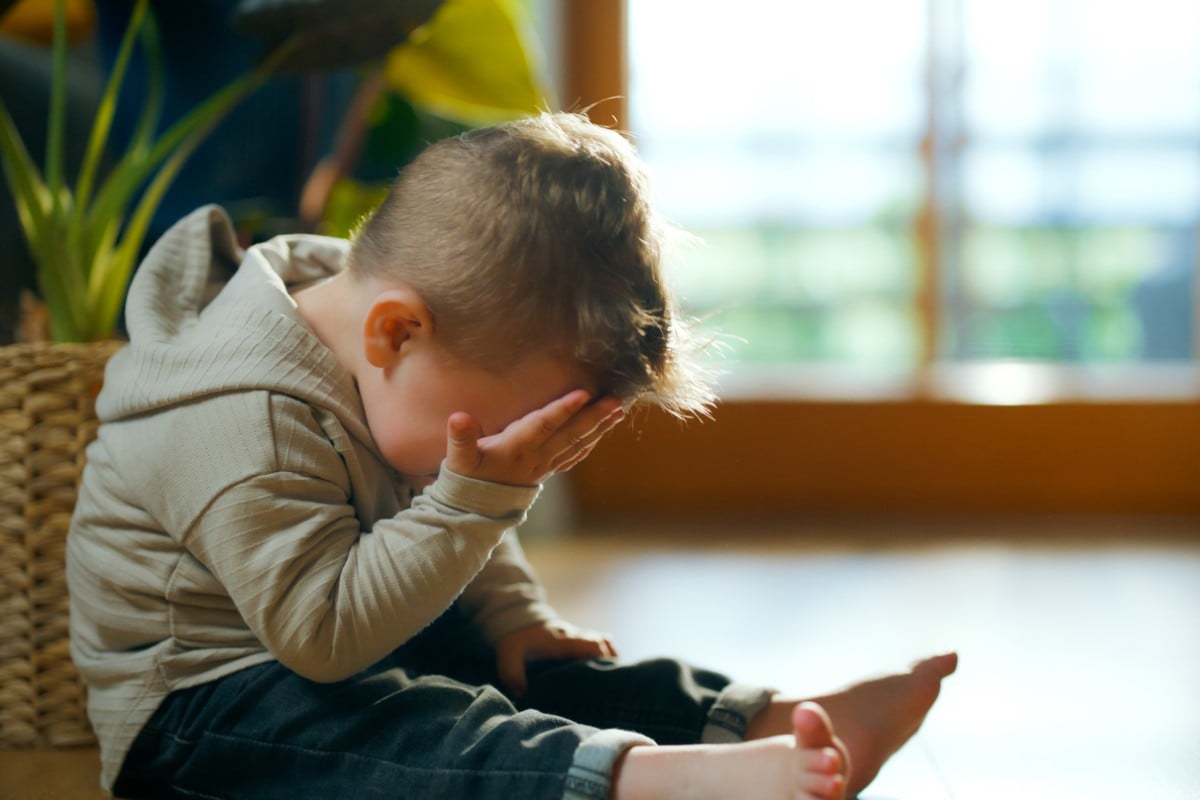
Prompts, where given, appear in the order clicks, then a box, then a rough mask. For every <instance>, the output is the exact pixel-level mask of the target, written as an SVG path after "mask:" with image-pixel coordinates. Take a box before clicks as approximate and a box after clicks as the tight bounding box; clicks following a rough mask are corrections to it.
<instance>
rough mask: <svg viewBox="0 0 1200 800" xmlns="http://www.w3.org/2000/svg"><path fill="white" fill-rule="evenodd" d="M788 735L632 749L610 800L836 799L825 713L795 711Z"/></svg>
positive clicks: (838, 765) (837, 783)
mask: <svg viewBox="0 0 1200 800" xmlns="http://www.w3.org/2000/svg"><path fill="white" fill-rule="evenodd" d="M791 716H792V723H791V727H792V730H791V733H790V734H789V735H783V736H773V737H770V738H767V739H759V740H757V741H753V742H744V743H741V744H720V745H677V746H664V747H633V748H631V749H629V750H628V751H627V752H626V754H625V756H624V758H623V759H622V761H621V763H620V764H619V767H618V770H617V773H616V776H615V779H614V785H613V794H612V798H613V800H665V799H666V798H674V797H681V798H683V797H686V798H689V800H708V799H709V798H711V799H712V800H719V799H720V798H728V797H737V798H739V799H740V800H781V799H782V798H788V800H793V799H797V800H798V799H803V800H842V798H844V797H845V790H846V776H845V766H844V763H843V761H842V756H841V753H839V752H838V751H837V750H836V749H835V748H834V747H833V744H834V739H833V731H832V729H831V727H830V723H829V719H828V717H827V716H826V715H825V713H824V711H822V710H821V708H820V707H819V706H817V705H816V704H814V703H803V704H801V705H798V706H795V707H794V708H793V709H792V712H791Z"/></svg>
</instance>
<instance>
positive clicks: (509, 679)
mask: <svg viewBox="0 0 1200 800" xmlns="http://www.w3.org/2000/svg"><path fill="white" fill-rule="evenodd" d="M496 674H497V675H498V676H499V678H500V684H501V685H502V686H504V688H505V689H508V691H509V693H511V694H512V695H514V696H519V695H522V694H524V693H525V688H526V682H525V651H524V650H522V649H521V648H516V647H510V648H505V649H503V650H500V651H498V652H497V654H496Z"/></svg>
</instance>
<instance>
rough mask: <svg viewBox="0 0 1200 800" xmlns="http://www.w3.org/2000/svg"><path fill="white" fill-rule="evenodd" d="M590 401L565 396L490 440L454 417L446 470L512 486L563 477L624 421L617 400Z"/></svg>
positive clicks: (473, 424) (465, 417)
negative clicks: (447, 468)
mask: <svg viewBox="0 0 1200 800" xmlns="http://www.w3.org/2000/svg"><path fill="white" fill-rule="evenodd" d="M588 400H589V397H588V393H587V392H585V391H583V390H582V389H577V390H575V391H573V392H568V393H567V394H565V395H563V396H562V397H560V398H558V399H557V400H555V401H554V402H552V403H550V404H549V405H547V406H545V407H543V408H539V409H538V410H537V411H533V412H530V413H529V414H526V415H525V416H524V417H521V418H520V419H519V420H517V421H516V422H514V423H512V424H511V425H509V426H508V427H507V428H505V429H504V430H503V431H501V432H500V433H498V434H495V435H494V436H484V435H483V430H482V428H481V427H480V425H479V423H478V422H477V421H476V420H475V418H474V417H472V416H471V415H470V414H468V413H466V412H465V411H458V412H455V413H454V414H451V415H450V418H449V419H448V420H447V421H446V438H447V448H446V466H448V467H449V468H450V469H451V470H453V471H454V472H457V473H458V474H459V475H465V476H467V477H468V478H478V479H479V480H485V481H494V482H496V483H507V484H511V485H514V486H533V485H536V484H539V483H541V482H542V481H544V480H545V479H546V478H549V477H550V476H551V475H553V474H554V473H556V472H565V471H567V470H569V469H570V468H571V467H573V466H575V465H576V464H578V463H579V462H580V461H582V460H583V459H585V458H586V457H587V455H588V453H590V452H592V448H593V447H595V446H596V443H597V442H599V441H600V439H601V437H603V436H604V434H606V433H608V432H609V431H610V430H611V429H612V428H613V426H615V425H616V424H617V423H618V422H620V421H621V420H622V419H624V417H625V412H624V410H623V409H622V408H621V402H620V401H619V400H617V398H615V397H602V398H601V399H599V400H597V401H596V402H594V403H590V404H589V403H588Z"/></svg>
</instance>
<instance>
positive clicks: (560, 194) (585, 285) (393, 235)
mask: <svg viewBox="0 0 1200 800" xmlns="http://www.w3.org/2000/svg"><path fill="white" fill-rule="evenodd" d="M668 232H669V228H668V227H667V226H666V225H664V224H663V223H662V222H661V221H660V220H659V219H658V217H657V215H656V214H655V212H654V209H653V208H652V206H651V203H650V199H649V189H648V185H647V176H646V173H645V169H644V167H643V165H642V163H641V161H640V159H639V158H638V156H637V154H636V153H635V151H634V148H633V147H632V145H630V143H629V142H628V141H626V140H625V139H624V138H623V137H622V136H621V135H620V134H618V133H616V132H614V131H612V130H609V129H607V128H603V127H600V126H598V125H595V124H593V123H591V122H589V121H588V120H587V119H586V118H585V117H583V116H580V115H576V114H542V115H540V116H537V117H532V118H529V119H523V120H518V121H515V122H509V123H504V124H501V125H496V126H493V127H490V128H484V129H480V130H474V131H469V132H467V133H464V134H462V135H461V136H458V137H455V138H452V139H447V140H443V141H441V142H438V143H436V144H433V145H431V146H430V147H428V148H427V149H426V150H424V151H423V152H422V153H421V155H419V156H418V157H417V158H416V159H415V160H414V161H413V163H411V164H410V165H409V166H408V167H406V168H405V169H404V170H403V171H402V172H401V174H400V176H399V177H398V178H397V179H396V181H395V183H394V184H393V185H392V187H391V191H390V192H389V194H388V196H387V198H386V199H385V200H384V202H383V204H382V205H381V206H380V207H379V209H378V210H377V211H376V212H375V214H374V215H373V216H372V217H371V218H370V219H368V220H367V221H366V222H365V223H364V224H363V225H362V227H361V228H360V229H359V230H358V231H357V233H356V234H355V236H354V241H353V244H352V247H351V252H350V258H349V269H350V270H351V272H352V274H357V275H365V276H372V277H376V278H384V279H397V280H400V281H403V282H404V283H406V284H407V285H409V286H411V287H412V288H414V289H415V290H416V291H418V292H419V293H420V294H421V297H422V299H423V300H424V302H425V303H426V305H427V306H428V308H429V311H430V313H431V315H432V317H433V324H434V328H435V330H436V331H437V332H438V334H439V338H441V339H442V341H443V342H444V346H445V347H447V348H448V350H449V352H450V354H451V355H452V356H454V357H456V358H459V359H462V360H464V361H466V362H468V363H471V364H476V365H481V366H485V367H487V368H489V369H495V370H503V369H505V368H506V367H509V366H512V365H513V364H514V363H516V362H517V361H518V360H520V358H522V357H523V356H524V355H526V354H528V353H529V352H531V351H533V350H536V349H538V348H542V349H543V350H544V351H548V352H550V353H551V354H553V355H555V356H559V357H564V358H567V359H571V360H573V361H574V362H575V363H578V364H579V365H581V366H582V367H583V368H584V369H586V370H588V371H589V373H590V374H592V375H593V376H595V377H596V378H597V379H598V382H599V385H600V390H601V392H604V393H611V394H614V395H616V396H617V397H620V398H621V399H622V400H623V401H625V402H626V403H633V402H638V401H647V402H650V403H652V404H654V405H658V406H660V407H662V408H664V409H665V410H667V411H669V412H671V413H673V414H675V415H678V416H686V415H690V414H697V413H701V414H702V413H704V412H705V410H706V409H707V408H708V407H709V406H710V405H711V403H712V400H713V394H712V388H711V377H710V376H709V375H708V374H707V373H706V372H705V370H704V369H703V368H702V367H701V365H700V359H699V358H698V356H699V353H698V352H697V351H698V350H700V349H701V347H699V346H698V344H697V342H696V339H695V338H694V336H693V334H692V333H691V330H690V328H689V326H688V325H687V322H686V321H685V320H684V319H682V318H681V317H680V315H679V313H678V311H677V310H676V308H675V304H674V301H673V298H672V296H671V294H670V292H669V290H668V288H667V285H666V282H665V280H664V275H663V268H662V263H661V262H662V257H663V248H664V246H665V244H666V237H667V235H668Z"/></svg>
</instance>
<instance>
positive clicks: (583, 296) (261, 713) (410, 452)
mask: <svg viewBox="0 0 1200 800" xmlns="http://www.w3.org/2000/svg"><path fill="white" fill-rule="evenodd" d="M662 237H663V226H662V225H661V224H660V223H659V222H658V221H657V220H656V218H655V216H654V213H653V209H652V208H651V205H650V203H649V201H648V194H647V187H646V178H645V176H644V173H643V170H642V168H641V167H640V165H639V162H638V160H637V158H636V155H635V154H634V152H633V149H632V148H631V146H630V145H629V144H628V143H627V142H626V141H625V140H624V139H623V138H622V137H621V136H619V135H618V134H616V133H614V132H612V131H609V130H606V129H603V128H600V127H597V126H595V125H592V124H591V123H589V122H587V121H586V120H585V119H584V118H582V117H579V116H575V115H566V114H545V115H542V116H540V117H537V118H532V119H527V120H522V121H518V122H513V123H509V124H504V125H499V126H496V127H493V128H488V129H484V130H479V131H473V132H469V133H466V134H464V135H462V136H459V137H457V138H455V139H451V140H447V141H444V142H440V143H437V144H434V145H432V146H430V147H429V148H428V149H427V150H426V151H425V152H424V153H422V155H420V156H419V157H418V158H417V159H416V161H414V163H412V164H411V165H410V166H409V167H407V168H406V169H405V170H404V171H403V172H402V174H401V175H400V176H399V178H398V179H397V181H396V182H395V184H394V186H393V187H392V190H391V192H390V193H389V196H388V198H387V199H386V200H385V202H384V203H383V205H382V206H381V207H380V208H379V209H378V211H377V212H376V213H375V214H374V215H373V216H372V217H371V218H370V219H369V220H368V221H367V222H366V223H365V224H364V225H363V226H362V227H361V229H360V231H359V232H357V234H356V235H355V237H354V239H353V241H352V242H346V241H343V240H338V239H331V238H326V237H319V236H309V235H293V236H284V237H279V238H276V239H272V240H271V241H268V242H266V243H264V244H261V245H257V246H255V247H252V248H250V250H249V251H242V250H241V249H239V247H238V246H237V244H236V242H235V238H234V234H233V231H232V228H231V226H230V222H229V219H228V218H227V216H226V215H225V213H224V212H223V211H222V210H221V209H219V208H217V207H207V208H202V209H200V210H198V211H196V212H194V213H193V214H191V215H190V216H188V217H186V218H185V219H183V220H182V221H180V222H179V223H178V224H176V225H175V226H174V227H173V228H172V229H171V230H170V231H169V232H168V233H167V234H165V235H164V236H163V237H162V238H161V239H160V240H159V241H158V242H157V243H156V244H155V246H154V248H153V250H152V251H151V252H150V254H149V255H148V256H147V258H146V260H145V262H144V263H143V264H142V265H141V267H140V269H139V270H138V273H137V276H136V278H135V280H134V282H133V285H132V287H131V289H130V294H129V299H128V304H127V312H126V319H127V326H128V330H129V338H130V342H129V345H128V346H127V347H126V348H124V349H123V350H122V351H121V352H119V353H118V354H117V355H116V356H114V357H113V359H112V361H111V362H110V364H109V367H108V370H107V373H106V377H105V384H104V389H103V391H102V393H101V395H100V397H99V399H98V401H97V413H98V415H99V416H100V419H101V422H102V425H101V428H100V431H99V434H98V437H97V439H96V441H95V442H94V443H93V444H92V445H91V447H90V448H89V450H88V463H87V468H86V470H85V473H84V478H83V483H82V487H81V490H80V497H79V501H78V505H77V508H76V512H75V516H74V518H73V520H72V527H71V531H70V535H69V537H68V548H67V570H68V580H69V585H70V588H71V594H72V614H71V645H72V655H73V657H74V659H75V662H76V664H77V665H78V667H79V670H80V672H81V674H82V675H83V676H84V678H85V680H86V682H87V684H88V687H89V715H90V717H91V720H92V723H93V725H94V727H95V729H96V732H97V735H98V737H99V740H100V745H101V754H102V761H103V774H102V782H103V785H104V786H105V787H106V788H109V789H111V790H112V791H114V792H115V793H116V794H117V795H119V796H121V797H127V798H136V797H152V798H160V797H222V798H226V797H227V798H268V797H315V798H332V797H383V796H387V797H394V796H399V797H414V798H482V799H484V800H488V799H490V798H496V799H497V800H499V799H501V798H522V799H526V798H529V799H532V798H555V799H556V800H557V798H592V799H594V800H600V799H601V798H620V799H621V800H628V799H629V798H669V797H690V798H705V797H713V798H717V797H738V798H759V797H761V798H784V797H786V798H832V799H835V800H836V799H837V798H843V797H844V796H846V794H847V792H849V793H851V794H853V793H855V792H857V791H858V790H859V789H861V788H862V787H863V786H865V785H866V784H867V782H869V781H870V780H871V779H872V778H873V777H874V775H875V774H876V772H877V771H878V769H879V768H880V766H881V765H882V763H883V762H884V760H886V759H887V758H888V757H889V756H890V755H891V754H892V753H893V752H894V751H895V750H896V749H897V748H898V747H899V746H900V745H901V744H903V742H904V741H905V740H906V739H907V738H908V737H910V736H911V735H912V733H913V732H914V731H915V730H916V729H917V727H918V726H919V724H920V723H921V721H922V719H923V718H924V716H925V714H926V712H927V711H928V709H929V707H930V705H931V704H932V703H933V701H934V699H935V697H936V695H937V692H938V689H939V686H940V682H941V680H942V678H944V677H945V676H947V675H949V674H950V673H951V672H952V671H953V670H954V668H955V656H954V655H953V654H948V655H945V656H938V657H934V658H931V659H927V660H925V661H922V662H920V663H919V664H917V665H916V666H914V667H913V669H912V670H911V671H910V672H907V673H902V674H897V675H892V676H890V677H887V678H883V679H881V680H877V681H872V682H868V683H863V684H859V685H857V686H854V687H851V688H850V689H847V690H845V691H842V692H839V693H836V694H832V695H829V696H827V697H821V698H812V699H810V700H808V701H803V702H802V701H801V700H800V699H799V698H786V697H781V696H779V695H778V694H777V693H775V692H773V691H771V690H769V689H766V688H761V687H753V686H747V685H743V684H739V683H735V682H733V681H731V680H730V679H729V678H727V677H725V676H722V675H719V674H716V673H713V672H710V671H706V670H701V669H697V668H694V667H690V666H688V665H685V664H683V663H680V662H678V661H675V660H671V659H658V660H651V661H646V662H641V663H636V664H620V663H619V662H617V661H616V660H615V656H616V652H615V649H614V647H613V644H612V642H611V641H609V639H608V638H607V637H606V636H604V635H601V634H598V633H595V632H592V631H587V630H582V629H580V628H577V627H575V626H573V625H571V624H570V623H568V622H566V621H564V620H562V619H560V618H559V617H558V615H557V614H556V613H555V611H554V610H553V608H552V607H551V606H550V605H549V604H548V603H547V601H546V598H545V597H544V594H543V592H542V589H541V588H540V586H539V584H538V582H537V580H536V578H535V576H534V575H533V574H532V572H531V570H530V568H529V566H528V564H527V563H526V560H525V558H524V556H523V554H522V551H521V547H520V544H519V542H518V540H517V538H516V536H515V533H514V529H515V528H516V526H518V525H519V524H520V523H521V522H522V520H523V519H524V516H525V513H526V511H527V509H528V508H529V506H530V504H532V503H533V501H534V499H535V497H536V496H537V494H538V490H539V485H540V484H541V482H542V481H544V480H545V479H546V478H547V477H549V476H550V475H552V474H554V473H557V472H562V471H564V470H567V469H570V468H571V467H572V466H574V465H575V464H577V463H579V461H580V460H582V459H583V458H585V457H586V456H587V455H588V453H589V452H590V451H591V450H592V448H593V447H595V445H596V443H597V442H598V441H599V440H600V439H601V438H602V437H603V436H604V434H605V433H606V432H607V431H609V430H610V429H611V428H612V427H613V426H614V425H617V424H618V423H619V422H620V421H621V419H622V417H623V416H624V414H625V412H626V410H627V409H628V408H629V407H631V406H633V405H634V404H638V403H650V404H656V405H658V406H660V407H662V408H664V409H666V410H667V411H669V412H671V413H674V414H677V415H681V416H682V415H689V414H695V413H697V412H700V411H702V410H703V409H704V408H705V407H706V406H707V405H708V404H709V403H710V402H711V400H712V396H711V393H710V388H709V383H708V381H707V380H706V376H705V374H704V373H703V371H702V370H700V369H699V368H698V367H697V359H696V353H695V352H694V350H695V347H694V345H693V343H692V340H691V339H690V338H689V335H688V331H687V328H686V326H685V324H684V322H683V321H682V320H681V319H680V317H679V316H678V314H677V313H676V310H675V307H674V305H673V301H672V298H671V296H670V295H669V293H668V291H667V288H666V286H665V283H664V281H663V277H662V275H661V272H660V251H661V248H662V244H663V243H662Z"/></svg>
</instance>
